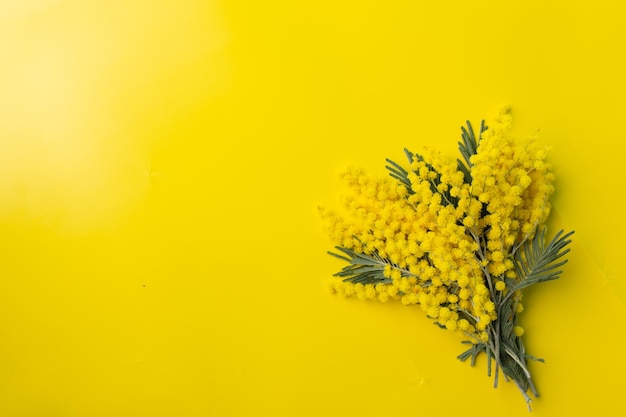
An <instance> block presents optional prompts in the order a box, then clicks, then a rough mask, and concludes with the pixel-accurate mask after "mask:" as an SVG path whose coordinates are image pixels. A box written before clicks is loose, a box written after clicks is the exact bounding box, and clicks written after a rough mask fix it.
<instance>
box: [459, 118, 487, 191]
mask: <svg viewBox="0 0 626 417" xmlns="http://www.w3.org/2000/svg"><path fill="white" fill-rule="evenodd" d="M465 123H466V125H467V129H465V127H463V126H461V142H459V152H461V156H462V157H463V159H464V160H465V162H463V161H461V160H460V159H457V164H458V168H459V170H460V171H461V172H463V177H464V180H465V183H467V184H471V182H472V175H471V169H472V163H471V162H470V158H471V157H472V155H476V152H478V145H479V143H480V140H481V139H482V134H483V132H484V131H485V130H487V126H485V121H484V120H483V121H481V122H480V132H479V134H478V140H477V139H476V135H475V134H474V128H473V127H472V124H471V123H470V122H469V120H468V121H466V122H465Z"/></svg>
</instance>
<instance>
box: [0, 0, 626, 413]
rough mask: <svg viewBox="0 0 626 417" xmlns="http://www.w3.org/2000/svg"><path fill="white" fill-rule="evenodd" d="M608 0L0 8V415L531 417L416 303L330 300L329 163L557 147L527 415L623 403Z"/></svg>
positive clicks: (332, 174)
mask: <svg viewBox="0 0 626 417" xmlns="http://www.w3.org/2000/svg"><path fill="white" fill-rule="evenodd" d="M618 4H619V2H616V1H584V2H572V1H561V2H550V3H549V4H548V3H547V2H543V1H525V2H502V1H489V2H487V1H470V2H460V1H459V2H418V1H387V2H371V1H346V2H338V1H282V2H281V1H256V2H255V1H249V2H244V1H231V0H224V1H206V0H198V1H182V0H181V1H132V0H131V1H122V0H115V1H109V0H107V1H105V0H102V1H96V0H93V1H85V0H56V1H55V0H47V1H46V0H37V1H36V0H19V1H17V0H15V1H11V0H2V1H0V57H1V58H0V59H1V61H0V236H1V239H0V242H1V243H0V245H1V247H0V248H1V251H0V283H1V289H0V341H1V342H0V416H7V417H20V416H41V417H56V416H67V417H75V416H81V417H82V416H84V417H97V416H135V417H139V416H183V417H187V416H189V417H194V416H319V415H324V416H349V415H355V416H417V415H465V416H485V417H486V416H501V415H504V414H505V413H506V415H509V416H526V415H528V413H527V411H526V410H525V406H524V403H523V400H522V398H521V396H520V395H519V393H518V392H517V390H516V388H515V387H514V386H513V385H512V384H502V386H501V387H500V388H499V389H498V390H497V391H494V390H493V388H492V387H491V384H492V381H491V380H490V379H488V378H487V377H486V375H485V362H484V360H483V361H479V363H478V366H476V367H475V368H471V367H469V365H467V364H462V363H460V362H458V361H457V360H456V359H455V356H456V355H457V354H458V353H460V352H461V350H462V346H461V345H460V344H459V343H458V339H457V338H456V337H455V336H454V335H452V334H448V332H443V331H441V330H439V329H437V328H436V327H435V326H433V325H432V323H431V322H430V321H428V320H427V319H426V318H425V317H424V316H423V314H422V313H421V312H420V311H419V309H417V308H407V307H403V306H401V305H395V304H389V303H388V304H380V303H365V302H359V301H352V300H345V299H341V298H337V297H333V296H330V295H328V294H327V293H326V292H325V291H324V290H323V288H322V285H321V282H322V281H323V280H324V279H325V278H326V277H328V276H329V275H330V274H331V273H332V272H334V271H335V270H337V269H338V268H339V267H340V266H341V264H340V263H339V262H337V261H336V260H333V259H331V258H330V257H327V256H326V255H325V254H324V252H325V250H326V249H328V248H329V245H330V243H329V242H328V240H327V239H326V237H325V236H324V235H323V232H322V229H321V227H320V226H319V221H318V218H317V216H316V211H315V207H316V205H317V204H319V203H324V204H328V205H332V204H334V202H335V201H336V199H337V184H338V182H337V177H336V175H337V172H338V171H339V170H341V169H342V168H343V167H345V166H346V165H347V164H356V165H360V166H362V167H365V168H367V169H371V170H378V172H380V173H381V174H383V175H384V168H383V166H384V158H385V157H392V158H395V159H396V160H401V158H402V151H401V150H402V148H403V147H404V146H408V147H415V146H417V145H420V144H431V145H436V146H437V147H439V148H442V149H444V150H446V151H447V152H454V150H455V147H456V142H457V140H458V138H459V126H460V125H461V124H462V123H463V122H464V121H465V120H466V119H467V118H469V119H470V120H472V121H475V122H478V121H479V120H480V119H481V118H482V117H484V116H489V115H490V114H492V113H493V112H494V111H495V110H496V109H497V108H498V107H499V106H500V105H501V104H503V103H508V104H510V105H511V106H512V108H513V115H514V122H515V129H516V131H518V132H519V133H522V134H524V133H530V132H532V131H534V130H535V129H536V128H540V129H541V131H542V133H541V137H542V140H543V141H544V142H546V143H551V144H553V145H554V153H553V158H552V160H553V162H554V166H555V169H556V173H557V175H558V183H557V189H558V191H557V194H556V195H555V197H554V200H553V201H554V207H555V211H554V216H553V222H552V226H553V228H554V229H556V228H557V227H563V228H566V229H575V230H576V235H575V241H574V243H573V244H572V253H571V255H570V263H569V264H568V266H567V268H566V271H565V275H564V276H563V279H561V280H559V281H557V282H553V283H547V284H544V285H543V286H542V287H541V288H537V289H536V290H533V291H530V292H529V294H528V297H527V310H526V312H525V313H524V315H523V316H522V322H523V324H524V326H525V328H526V342H527V345H528V347H529V350H530V351H531V352H532V353H534V354H536V355H539V356H542V357H545V358H546V361H547V363H546V364H545V365H541V364H533V365H532V368H531V369H532V372H533V373H534V377H535V380H536V384H537V388H538V389H539V390H540V392H541V393H542V397H541V398H540V399H539V400H537V401H535V402H534V415H535V416H557V415H558V416H561V415H569V414H572V413H574V412H576V413H578V414H579V415H602V416H621V415H624V414H625V413H626V403H625V402H624V399H623V386H624V383H623V375H624V373H625V372H626V362H625V359H624V355H623V352H624V351H625V350H626V339H625V334H626V332H625V326H624V321H623V318H624V316H625V313H626V311H625V310H626V308H625V304H624V301H625V300H626V281H625V279H626V278H625V276H624V273H625V272H626V271H625V267H624V265H625V263H624V255H623V253H622V252H623V236H626V225H625V221H624V218H625V217H624V215H623V213H622V212H623V209H622V205H623V196H622V185H623V183H624V180H625V175H624V171H623V170H624V156H623V155H624V150H625V146H624V143H625V142H624V140H625V139H626V138H625V137H624V128H623V116H624V113H625V112H624V110H625V106H624V96H625V95H626V86H625V81H624V80H625V78H624V74H625V73H626V65H625V64H624V61H623V56H622V55H623V47H624V44H625V42H626V36H625V31H624V29H623V21H624V18H625V17H626V13H624V7H623V6H617V5H618Z"/></svg>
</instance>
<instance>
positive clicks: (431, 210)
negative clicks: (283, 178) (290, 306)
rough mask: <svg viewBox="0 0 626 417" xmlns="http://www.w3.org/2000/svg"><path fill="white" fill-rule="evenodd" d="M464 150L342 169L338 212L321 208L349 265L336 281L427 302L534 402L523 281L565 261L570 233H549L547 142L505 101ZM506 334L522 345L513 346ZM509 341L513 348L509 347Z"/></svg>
mask: <svg viewBox="0 0 626 417" xmlns="http://www.w3.org/2000/svg"><path fill="white" fill-rule="evenodd" d="M460 150H461V154H462V156H463V158H464V160H465V161H464V162H463V161H461V160H455V159H452V158H449V157H446V156H445V155H443V154H441V153H440V152H437V151H435V150H431V149H423V151H422V152H420V153H419V154H413V153H411V152H409V151H405V152H406V154H407V157H408V160H409V164H410V166H409V168H408V169H405V168H403V167H401V166H400V165H399V164H396V163H395V162H393V161H390V160H388V163H389V165H388V167H387V168H388V169H389V171H390V174H391V176H390V177H377V176H373V175H369V174H367V173H365V172H364V171H362V170H358V169H348V170H346V171H345V172H344V173H343V174H342V179H343V181H344V183H345V184H346V186H347V192H346V193H345V195H344V197H343V201H342V207H341V209H340V210H338V211H332V210H327V209H320V213H321V216H322V218H323V220H324V223H325V224H326V226H327V229H328V233H329V236H330V238H331V239H332V241H333V242H334V243H335V244H336V245H337V246H336V247H337V249H338V250H339V251H340V252H341V253H340V254H337V253H334V252H333V253H331V254H333V255H335V256H337V257H339V258H341V259H344V260H345V261H348V262H349V265H348V266H346V267H344V268H343V269H342V271H340V272H339V273H338V274H336V275H337V276H339V277H342V278H343V280H335V281H333V282H331V283H330V289H331V290H332V291H333V292H337V293H339V294H342V295H346V296H355V297H358V298H359V299H372V300H379V301H382V302H385V301H387V300H390V299H391V300H399V301H401V302H402V303H403V304H406V305H412V304H416V305H419V306H420V307H421V309H422V310H423V311H424V312H425V313H426V314H427V316H428V317H430V318H432V319H435V320H436V323H437V324H439V325H440V326H441V327H444V328H447V329H449V330H452V331H455V332H459V333H461V334H463V335H466V336H468V337H470V338H471V340H472V343H473V346H472V349H473V350H472V349H470V351H468V352H469V353H467V352H466V354H465V355H461V359H465V358H467V357H469V356H474V357H475V356H476V355H477V354H478V353H480V352H486V353H487V354H488V356H489V357H490V358H491V357H492V358H494V359H495V361H496V378H497V372H498V369H499V368H500V369H502V370H503V372H504V373H505V374H506V375H507V376H509V377H511V378H512V379H513V380H515V382H517V384H518V386H520V389H522V391H523V392H524V395H525V396H526V398H527V400H528V401H529V398H528V397H527V395H526V391H527V390H528V389H531V390H532V391H533V392H534V393H535V394H536V392H535V391H534V387H533V385H532V382H531V381H530V375H529V374H528V371H527V368H526V357H528V355H526V354H525V352H524V350H523V345H522V344H521V339H520V336H521V335H522V334H523V329H522V328H521V327H520V326H519V325H518V324H517V313H519V312H521V311H522V309H523V306H522V304H521V302H520V300H521V289H522V288H524V287H526V286H528V285H530V284H533V283H536V282H542V281H547V280H549V279H554V278H556V277H557V276H558V274H559V273H560V271H559V270H557V268H558V267H559V266H561V265H562V264H563V263H564V262H561V263H554V261H555V260H556V259H557V258H558V257H561V256H562V255H563V254H564V253H566V252H567V250H564V247H565V246H566V245H567V244H568V243H569V241H568V240H565V239H566V238H567V237H568V236H569V234H568V235H565V236H560V234H559V236H560V239H558V238H559V236H557V237H556V238H555V239H554V240H553V241H552V242H550V244H549V245H548V246H547V247H546V246H545V244H544V242H543V230H544V226H543V225H544V223H545V221H546V219H547V217H548V215H549V213H550V202H549V198H550V196H551V194H552V193H553V191H554V187H553V181H554V175H553V173H552V171H551V166H550V164H548V163H547V162H546V157H547V155H548V151H549V149H548V148H547V147H545V146H541V145H539V143H538V142H537V140H536V139H534V138H530V139H515V138H513V136H512V135H511V132H510V113H509V112H508V110H505V111H503V112H501V113H500V114H499V116H498V117H497V118H496V119H495V120H494V121H493V123H492V124H491V126H490V128H489V129H487V128H486V127H485V126H484V124H483V125H482V126H481V131H480V134H479V136H478V137H476V136H475V135H474V132H473V130H472V127H471V125H470V124H469V123H468V129H465V128H463V142H461V143H460ZM546 255H550V256H551V257H548V258H546ZM542 256H543V258H542ZM537 257H539V258H541V259H538V258H537ZM542 262H543V263H542ZM537 265H539V266H541V268H539V269H540V270H537V269H536V268H535V267H536V266H537ZM533 268H534V269H533ZM499 315H506V317H499ZM504 337H507V338H510V339H511V340H506V342H507V344H508V345H510V344H513V345H515V346H513V347H510V346H508V345H506V346H504V345H503V343H501V341H502V339H503V338H504ZM505 347H509V348H511V349H512V350H513V352H514V353H512V354H503V353H502V352H501V348H505ZM507 355H508V356H507ZM490 361H491V360H490ZM517 362H519V363H517ZM520 374H521V375H522V376H523V377H520Z"/></svg>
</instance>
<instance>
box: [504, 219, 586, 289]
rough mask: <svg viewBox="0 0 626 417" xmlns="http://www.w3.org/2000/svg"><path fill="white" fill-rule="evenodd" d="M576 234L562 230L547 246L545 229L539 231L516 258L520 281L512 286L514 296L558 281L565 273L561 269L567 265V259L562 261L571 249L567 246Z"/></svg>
mask: <svg viewBox="0 0 626 417" xmlns="http://www.w3.org/2000/svg"><path fill="white" fill-rule="evenodd" d="M573 233H574V232H573V231H572V232H569V233H566V234H563V230H560V231H559V232H558V233H557V234H556V235H555V236H554V238H552V240H551V241H550V243H548V245H545V229H542V230H538V231H537V233H535V237H534V238H533V239H532V240H528V241H526V242H525V243H524V245H523V247H522V250H520V251H517V253H516V254H515V256H514V264H515V270H516V272H517V275H518V276H519V277H520V279H519V281H517V282H516V283H515V284H513V285H511V286H510V290H511V292H510V293H509V295H510V294H512V293H513V292H515V291H518V290H521V289H523V288H526V287H529V286H531V285H533V284H537V283H540V282H545V281H551V280H554V279H557V278H558V277H559V275H561V273H562V272H563V271H562V270H561V269H559V268H560V267H562V266H563V265H565V264H566V263H567V259H563V260H561V261H559V262H557V261H558V260H559V259H561V258H562V257H563V256H565V255H566V254H567V253H568V252H569V251H570V249H569V248H567V245H569V244H570V243H571V240H570V239H569V237H570V236H572V234H573Z"/></svg>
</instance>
